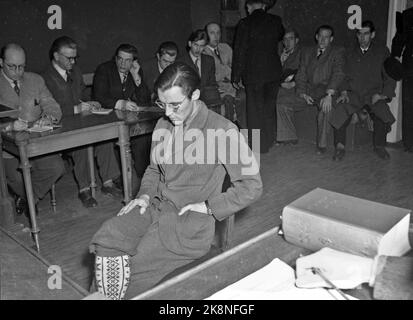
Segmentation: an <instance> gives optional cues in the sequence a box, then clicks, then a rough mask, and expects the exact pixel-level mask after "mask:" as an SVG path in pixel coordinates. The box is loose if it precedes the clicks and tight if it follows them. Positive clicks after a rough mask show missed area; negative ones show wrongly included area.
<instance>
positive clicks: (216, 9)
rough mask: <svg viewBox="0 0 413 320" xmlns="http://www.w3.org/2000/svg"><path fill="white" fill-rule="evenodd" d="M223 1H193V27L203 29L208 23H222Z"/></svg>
mask: <svg viewBox="0 0 413 320" xmlns="http://www.w3.org/2000/svg"><path fill="white" fill-rule="evenodd" d="M220 10H221V0H191V16H192V27H193V28H194V30H195V29H203V28H204V27H205V25H206V24H207V23H210V22H212V21H216V22H219V21H220Z"/></svg>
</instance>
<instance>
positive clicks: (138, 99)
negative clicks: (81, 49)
mask: <svg viewBox="0 0 413 320" xmlns="http://www.w3.org/2000/svg"><path fill="white" fill-rule="evenodd" d="M143 78H144V74H143V71H142V68H141V67H140V65H139V63H138V49H137V48H136V47H135V46H133V45H131V44H121V45H120V46H119V47H118V48H117V49H116V52H115V56H114V58H113V59H112V60H110V61H108V62H105V63H103V64H101V65H99V66H98V67H97V69H96V72H95V77H94V79H93V90H92V98H93V100H96V101H98V102H100V104H101V105H102V106H103V107H104V108H114V109H117V110H128V111H138V110H139V107H138V106H142V105H143V106H147V105H148V104H150V93H149V90H148V87H147V86H146V84H145V82H144V81H143ZM150 140H151V135H150V134H147V135H143V136H138V137H133V138H132V139H131V151H132V157H133V161H134V168H135V171H136V175H137V177H138V181H137V183H134V189H137V188H139V185H140V180H141V178H142V176H143V174H144V173H145V169H146V167H147V166H148V164H149V152H150ZM134 191H137V190H134Z"/></svg>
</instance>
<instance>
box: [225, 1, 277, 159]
mask: <svg viewBox="0 0 413 320" xmlns="http://www.w3.org/2000/svg"><path fill="white" fill-rule="evenodd" d="M246 6H247V11H248V14H249V16H248V17H246V18H244V19H242V20H241V21H240V22H239V24H238V27H237V31H236V35H235V44H234V57H233V62H232V76H231V81H232V83H233V85H234V86H235V88H239V87H241V80H242V83H243V85H245V89H246V94H247V126H248V129H249V131H250V132H249V143H251V140H252V136H251V130H252V129H259V130H260V134H261V139H260V141H261V152H262V153H266V152H268V151H269V149H270V147H271V146H272V145H273V143H274V141H275V137H274V134H275V126H276V114H275V104H276V98H277V92H278V86H279V84H280V80H281V74H282V69H281V62H280V57H279V55H278V43H279V41H281V39H282V37H283V35H284V27H283V25H282V22H281V18H280V17H278V16H275V15H272V14H269V13H267V12H266V11H265V10H266V4H265V1H263V0H247V1H246Z"/></svg>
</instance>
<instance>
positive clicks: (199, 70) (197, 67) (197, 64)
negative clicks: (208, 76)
mask: <svg viewBox="0 0 413 320" xmlns="http://www.w3.org/2000/svg"><path fill="white" fill-rule="evenodd" d="M195 66H196V69H197V70H198V74H199V75H201V68H200V67H199V58H196V59H195Z"/></svg>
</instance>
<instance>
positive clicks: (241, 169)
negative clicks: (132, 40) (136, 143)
mask: <svg viewBox="0 0 413 320" xmlns="http://www.w3.org/2000/svg"><path fill="white" fill-rule="evenodd" d="M155 88H156V89H157V93H158V97H159V100H157V104H158V105H159V106H160V107H161V108H163V109H165V117H164V118H161V119H160V120H159V121H158V123H157V125H156V128H155V131H154V133H153V136H152V152H151V164H150V166H149V167H148V168H147V170H146V172H145V175H144V177H143V181H142V187H141V190H140V192H139V194H138V197H137V199H135V200H133V201H132V202H131V203H129V205H128V206H126V207H125V208H123V209H122V210H121V212H120V213H119V214H118V216H117V217H115V218H112V219H110V220H108V221H107V222H105V223H104V224H103V226H102V227H101V228H100V230H99V231H98V232H97V233H96V234H95V236H94V237H93V239H92V241H91V244H90V252H92V253H94V254H96V264H95V275H96V279H95V280H96V282H95V284H96V286H97V290H98V291H99V292H100V293H102V294H104V295H106V296H107V297H108V298H110V299H123V298H132V297H134V296H136V295H137V294H139V293H141V292H143V291H145V290H147V289H149V288H151V287H153V286H154V285H156V284H157V283H158V282H159V281H160V280H161V279H162V278H164V277H165V276H166V275H167V274H168V273H170V272H172V271H173V270H175V269H176V268H179V267H180V266H183V265H186V264H188V263H190V262H191V261H194V260H196V259H198V258H200V257H202V256H204V255H205V254H206V253H207V252H208V251H209V250H210V247H211V244H212V241H213V238H214V231H215V219H217V220H223V219H225V218H227V217H228V216H230V215H232V214H234V213H235V212H238V211H240V210H241V209H243V208H245V207H247V206H248V205H250V204H252V203H253V202H255V201H256V200H257V199H258V198H259V197H260V195H261V193H262V182H261V178H260V174H259V166H258V163H257V161H256V159H255V156H254V154H252V153H251V150H250V149H249V147H248V144H247V143H246V141H245V139H244V137H243V135H242V134H241V133H240V132H239V131H238V129H237V127H236V126H235V125H234V124H233V123H232V122H230V121H229V120H227V119H225V118H223V117H222V116H220V115H218V114H216V113H215V112H212V111H210V110H208V108H207V107H206V105H205V103H204V102H202V101H201V100H199V97H200V90H199V88H200V77H199V75H198V74H197V73H196V71H195V70H193V68H192V67H189V66H188V65H186V64H184V63H175V64H173V65H171V66H169V67H167V68H166V69H165V70H164V72H163V73H162V74H161V75H160V77H159V78H158V80H157V81H156V83H155ZM210 139H211V140H210ZM217 140H218V143H217V144H215V145H214V143H216V141H217ZM219 141H221V142H222V141H223V143H222V144H221V143H220V142H219ZM214 150H215V151H216V152H214ZM257 152H259V150H258V151H257ZM250 153H251V154H250ZM247 163H248V164H247ZM226 173H228V175H229V177H230V179H231V187H230V188H228V189H227V191H226V192H224V193H223V192H222V185H223V181H224V177H225V175H226ZM111 270H117V272H116V273H114V272H111Z"/></svg>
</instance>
